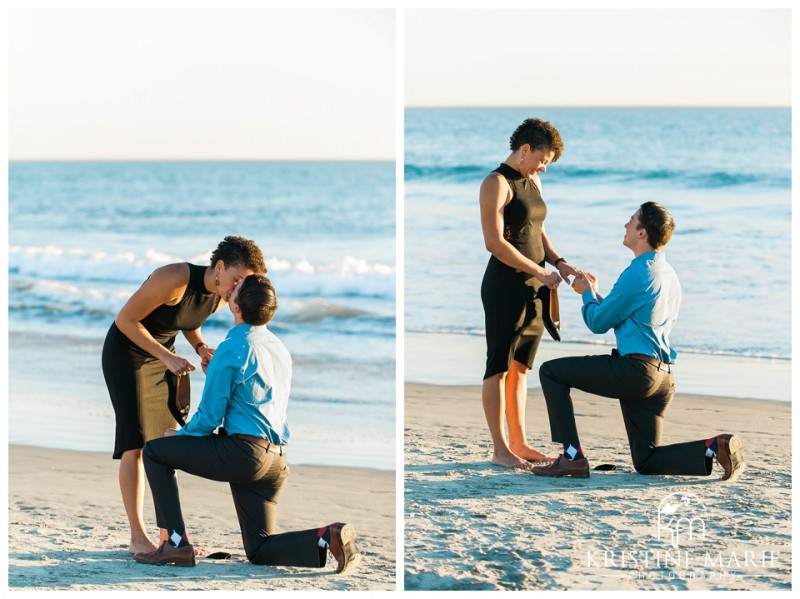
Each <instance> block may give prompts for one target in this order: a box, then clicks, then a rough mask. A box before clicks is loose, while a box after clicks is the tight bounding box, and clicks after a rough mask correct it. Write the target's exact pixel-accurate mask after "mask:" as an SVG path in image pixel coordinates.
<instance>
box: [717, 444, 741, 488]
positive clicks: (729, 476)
mask: <svg viewBox="0 0 800 599" xmlns="http://www.w3.org/2000/svg"><path fill="white" fill-rule="evenodd" d="M741 448H742V442H741V440H740V439H739V437H737V436H736V435H719V436H718V437H717V462H719V465H720V466H722V469H723V470H724V471H725V472H724V473H723V475H722V480H736V479H737V478H738V477H739V475H740V474H741V473H742V472H744V467H745V462H744V458H742V454H741V453H739V450H741Z"/></svg>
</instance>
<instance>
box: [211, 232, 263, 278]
mask: <svg viewBox="0 0 800 599" xmlns="http://www.w3.org/2000/svg"><path fill="white" fill-rule="evenodd" d="M219 260H222V261H223V262H224V263H225V268H228V267H230V266H244V267H247V268H249V269H250V270H252V271H253V272H255V273H257V274H265V273H266V272H267V265H266V263H265V262H264V255H263V254H262V253H261V249H259V247H258V246H257V245H256V243H255V241H251V240H250V239H245V238H244V237H237V236H235V235H229V236H228V237H226V238H225V239H223V240H222V241H220V242H219V245H218V246H217V249H215V250H214V251H213V252H211V266H214V265H215V264H216V263H217V262H218V261H219Z"/></svg>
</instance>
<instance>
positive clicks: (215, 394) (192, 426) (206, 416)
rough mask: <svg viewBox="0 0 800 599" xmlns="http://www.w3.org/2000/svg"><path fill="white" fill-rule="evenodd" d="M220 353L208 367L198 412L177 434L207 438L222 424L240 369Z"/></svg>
mask: <svg viewBox="0 0 800 599" xmlns="http://www.w3.org/2000/svg"><path fill="white" fill-rule="evenodd" d="M219 353H220V352H217V353H216V354H215V355H214V357H213V358H212V360H211V362H210V363H209V365H208V374H207V376H206V384H205V387H204V388H203V398H202V399H201V400H200V405H199V406H197V411H196V412H195V413H194V415H193V416H192V418H191V420H189V422H187V423H186V426H185V427H183V428H182V429H181V430H179V431H178V432H177V434H179V435H192V436H194V437H205V436H207V435H210V434H212V433H213V432H214V430H215V429H216V428H217V427H218V426H219V425H220V424H222V420H223V418H224V417H225V412H226V410H227V407H228V402H229V401H230V398H231V391H232V389H233V386H234V384H235V380H236V373H237V372H238V371H239V369H238V368H237V367H236V365H235V364H234V363H232V362H231V361H230V360H226V359H225V358H226V357H227V356H225V355H222V356H220V355H219ZM215 360H216V362H215Z"/></svg>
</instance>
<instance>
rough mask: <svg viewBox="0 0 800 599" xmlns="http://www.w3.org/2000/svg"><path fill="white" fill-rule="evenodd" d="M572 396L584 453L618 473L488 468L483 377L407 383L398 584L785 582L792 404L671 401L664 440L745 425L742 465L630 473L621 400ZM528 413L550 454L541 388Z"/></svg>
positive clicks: (758, 585) (763, 585) (762, 585)
mask: <svg viewBox="0 0 800 599" xmlns="http://www.w3.org/2000/svg"><path fill="white" fill-rule="evenodd" d="M573 400H574V402H575V409H576V416H577V421H578V430H579V432H580V433H581V443H582V445H583V448H584V450H585V452H586V453H587V457H588V458H589V460H590V463H591V464H592V465H593V466H594V465H598V464H601V463H609V464H614V465H615V466H616V468H617V469H616V470H615V471H613V472H596V471H592V473H591V477H590V478H589V479H586V480H575V479H549V478H542V477H536V476H534V475H532V474H530V473H526V472H522V471H510V470H506V469H502V468H498V467H495V466H492V465H491V464H490V463H489V458H490V452H491V442H490V439H489V435H488V432H487V430H486V423H485V419H484V415H483V409H482V404H481V396H480V388H479V387H477V386H434V385H425V384H415V383H407V384H406V387H405V478H404V489H405V491H404V493H405V499H404V501H405V533H404V535H405V547H404V552H405V574H404V576H405V589H406V590H421V589H439V590H444V589H450V590H723V589H727V590H744V589H748V590H790V589H791V578H792V576H791V575H792V564H791V552H792V537H791V533H792V524H791V516H792V513H791V484H792V470H791V445H792V442H791V432H790V431H791V405H790V404H789V403H788V402H778V401H758V400H747V399H728V398H723V397H711V396H700V395H688V394H679V395H677V396H676V398H675V399H674V400H673V403H672V405H671V407H670V410H669V412H668V413H667V417H666V426H665V431H664V439H663V442H664V443H665V444H668V443H674V442H680V441H690V440H694V439H700V438H705V437H709V436H711V435H714V434H719V433H723V432H735V433H737V434H739V435H740V436H741V438H742V441H743V453H744V456H745V459H746V461H747V469H746V471H745V472H744V474H743V475H742V476H741V477H740V478H739V479H738V480H736V481H735V482H733V483H729V482H722V481H721V480H720V472H721V471H720V470H719V469H718V466H716V465H715V469H714V472H713V473H712V474H711V476H709V477H677V476H642V475H639V474H637V473H636V472H635V471H634V470H633V466H632V463H631V459H630V454H629V452H628V447H627V441H626V437H625V434H624V426H623V422H622V417H621V415H620V413H619V407H618V404H617V402H616V401H615V400H609V399H604V398H599V397H595V396H590V395H587V394H583V393H580V392H576V393H575V394H574V395H573ZM526 422H527V424H526V426H527V431H528V438H529V441H531V442H532V444H533V445H534V446H535V447H538V448H539V449H541V450H543V451H545V452H546V453H548V454H549V455H555V454H557V453H559V451H560V448H559V446H558V445H556V444H553V443H551V442H550V441H549V439H550V437H549V426H548V424H547V415H546V409H545V405H544V398H543V397H542V395H541V391H540V390H538V389H536V390H534V389H532V390H531V391H530V393H529V399H528V408H527V419H526ZM672 494H677V495H675V496H674V497H673V496H672ZM681 501H683V502H684V505H685V506H686V510H687V511H685V512H679V513H681V514H683V515H684V516H685V517H686V518H687V521H688V519H692V521H693V529H692V530H691V531H688V530H687V528H686V527H685V526H684V528H683V529H681V530H680V531H679V532H680V534H678V535H677V536H673V531H674V529H671V528H670V527H668V526H666V522H667V520H666V517H665V516H664V515H665V514H666V513H667V508H666V507H664V506H672V509H675V506H676V505H679V504H680V502H681ZM679 507H680V506H679ZM690 507H691V509H692V510H694V511H692V512H689V511H688V510H689V508H690ZM662 518H663V519H662ZM661 523H664V525H662V524H661ZM659 537H661V538H659Z"/></svg>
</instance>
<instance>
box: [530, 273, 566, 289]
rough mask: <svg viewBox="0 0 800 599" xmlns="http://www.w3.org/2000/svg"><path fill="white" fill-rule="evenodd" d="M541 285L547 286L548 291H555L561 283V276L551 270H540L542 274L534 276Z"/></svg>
mask: <svg viewBox="0 0 800 599" xmlns="http://www.w3.org/2000/svg"><path fill="white" fill-rule="evenodd" d="M535 276H536V278H537V279H539V280H540V281H541V282H542V283H544V284H545V285H547V286H548V287H549V288H550V289H555V288H556V287H558V284H559V283H561V276H560V275H559V274H558V273H557V272H553V271H552V270H546V269H542V272H540V273H538V274H536V275H535Z"/></svg>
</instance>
